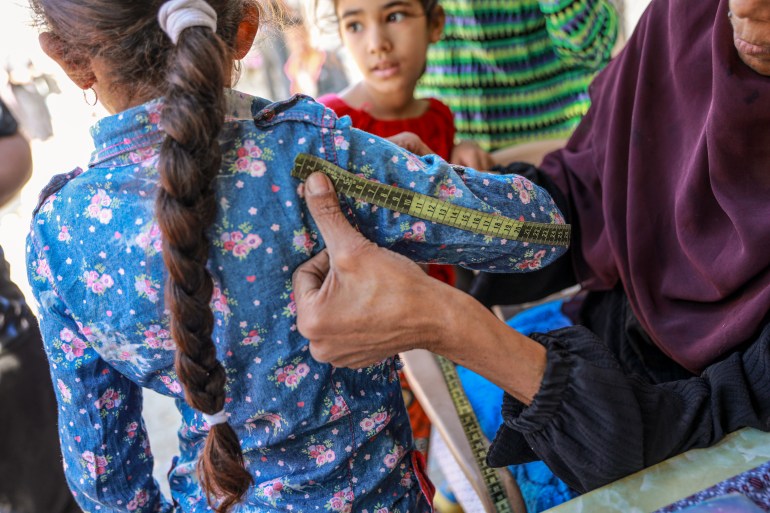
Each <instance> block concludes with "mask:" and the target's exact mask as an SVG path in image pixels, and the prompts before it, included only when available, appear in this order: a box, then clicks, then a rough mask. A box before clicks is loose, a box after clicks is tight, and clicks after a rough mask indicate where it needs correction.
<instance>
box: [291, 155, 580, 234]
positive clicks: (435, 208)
mask: <svg viewBox="0 0 770 513" xmlns="http://www.w3.org/2000/svg"><path fill="white" fill-rule="evenodd" d="M316 171H320V172H321V173H324V174H325V175H326V176H328V177H329V178H330V179H331V181H332V183H333V184H334V188H335V190H336V191H337V192H338V193H342V194H344V195H346V196H351V197H353V198H356V199H358V200H361V201H365V202H367V203H371V204H374V205H377V206H379V207H383V208H387V209H389V210H393V211H396V212H400V213H402V214H409V215H410V216H413V217H417V218H420V219H424V220H426V221H433V222H436V223H440V224H444V225H448V226H453V227H455V228H460V229H461V230H466V231H470V232H474V233H479V234H481V235H487V236H491V237H499V238H501V239H507V240H517V241H521V242H530V243H534V244H544V245H548V246H569V239H570V225H568V224H549V223H533V222H529V221H518V220H515V219H510V218H508V217H504V216H500V215H495V214H490V213H487V212H479V211H478V210H473V209H471V208H466V207H461V206H459V205H455V204H453V203H449V202H448V201H444V200H440V199H438V198H434V197H432V196H426V195H425V194H420V193H417V192H413V191H410V190H407V189H402V188H400V187H394V186H392V185H386V184H383V183H377V182H373V181H371V180H367V179H366V178H364V177H361V176H358V175H354V174H353V173H351V172H350V171H346V170H344V169H342V168H341V167H338V166H335V165H334V164H332V163H331V162H328V161H326V160H324V159H322V158H318V157H314V156H313V155H308V154H306V153H300V154H299V155H297V158H296V159H295V161H294V168H293V169H292V171H291V176H293V177H294V178H299V179H301V180H305V179H307V177H308V176H310V175H311V174H312V173H314V172H316Z"/></svg>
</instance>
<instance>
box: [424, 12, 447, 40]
mask: <svg viewBox="0 0 770 513" xmlns="http://www.w3.org/2000/svg"><path fill="white" fill-rule="evenodd" d="M445 23H446V13H445V12H444V8H443V7H441V6H440V5H438V4H436V7H434V8H433V14H432V15H431V16H430V22H429V24H428V32H429V34H430V42H431V43H437V42H438V41H439V40H440V39H441V35H442V34H443V33H444V24H445Z"/></svg>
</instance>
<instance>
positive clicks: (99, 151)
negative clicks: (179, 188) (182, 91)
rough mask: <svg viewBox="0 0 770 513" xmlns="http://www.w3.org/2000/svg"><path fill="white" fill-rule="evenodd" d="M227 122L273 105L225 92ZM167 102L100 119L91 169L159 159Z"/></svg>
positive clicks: (95, 130)
mask: <svg viewBox="0 0 770 513" xmlns="http://www.w3.org/2000/svg"><path fill="white" fill-rule="evenodd" d="M225 96H226V99H227V106H228V107H227V118H226V119H227V121H234V120H242V119H252V118H253V117H254V116H255V115H256V114H257V112H259V111H260V110H262V109H263V108H264V107H266V106H267V105H268V104H269V102H268V101H267V100H264V99H262V98H257V97H254V96H251V95H248V94H245V93H240V92H238V91H235V90H233V89H227V90H225ZM162 111H163V99H162V98H157V99H155V100H151V101H149V102H147V103H144V104H142V105H139V106H137V107H132V108H130V109H128V110H125V111H123V112H120V113H118V114H114V115H112V116H107V117H105V118H102V119H100V120H99V121H97V122H96V124H94V125H93V126H92V127H91V137H93V140H94V148H95V150H94V152H93V153H92V154H91V160H90V162H89V167H96V166H104V165H109V166H121V165H129V164H139V163H141V162H143V161H145V160H147V159H150V158H154V157H155V156H156V155H157V150H158V149H159V148H158V147H157V146H158V145H159V144H160V143H161V142H162V141H163V138H164V137H165V133H164V132H163V125H162V123H161V113H162Z"/></svg>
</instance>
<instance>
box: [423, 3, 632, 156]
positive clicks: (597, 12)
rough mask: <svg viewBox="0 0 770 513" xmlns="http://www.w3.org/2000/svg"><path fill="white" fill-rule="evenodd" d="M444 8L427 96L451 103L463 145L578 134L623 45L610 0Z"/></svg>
mask: <svg viewBox="0 0 770 513" xmlns="http://www.w3.org/2000/svg"><path fill="white" fill-rule="evenodd" d="M440 3H441V5H442V6H443V7H444V10H445V12H446V28H445V30H444V38H443V39H442V40H441V41H440V42H438V43H437V44H435V45H433V46H432V47H431V49H430V52H429V54H428V66H427V70H426V73H425V75H424V76H423V78H422V81H421V83H420V87H419V92H420V93H421V94H422V95H423V96H433V97H436V98H440V99H441V101H443V102H445V103H446V104H447V105H449V107H450V108H451V109H452V111H453V112H454V115H455V124H456V125H457V137H458V138H460V139H468V140H472V141H475V142H476V143H478V144H479V145H480V146H481V147H482V148H483V149H485V150H487V151H494V150H499V149H501V148H506V147H509V146H512V145H516V144H520V143H522V142H528V141H534V140H539V139H564V138H566V137H567V136H569V134H570V133H571V132H572V130H573V128H574V127H575V126H576V125H577V123H578V122H579V121H580V118H581V117H582V116H583V115H584V114H585V113H586V111H587V110H588V106H589V99H588V84H589V83H590V82H591V79H592V78H593V76H594V74H595V73H596V72H597V71H598V70H600V69H601V68H603V67H604V65H605V64H607V62H608V61H609V59H610V54H611V51H612V49H613V47H614V45H615V41H616V38H617V34H618V16H617V13H616V11H615V9H614V8H613V6H612V5H611V4H610V3H609V2H608V0H571V1H560V2H555V1H553V0H453V1H451V2H448V1H442V2H440Z"/></svg>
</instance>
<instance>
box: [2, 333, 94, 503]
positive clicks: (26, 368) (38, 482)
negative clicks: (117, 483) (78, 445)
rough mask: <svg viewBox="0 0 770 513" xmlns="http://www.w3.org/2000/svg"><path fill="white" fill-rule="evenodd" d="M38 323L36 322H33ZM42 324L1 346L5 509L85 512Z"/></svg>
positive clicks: (3, 494) (3, 497)
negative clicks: (62, 430) (75, 492)
mask: <svg viewBox="0 0 770 513" xmlns="http://www.w3.org/2000/svg"><path fill="white" fill-rule="evenodd" d="M33 322H34V321H33ZM56 409H57V407H56V398H55V396H54V391H53V388H52V385H51V377H50V374H49V373H48V361H47V359H46V356H45V352H44V351H43V342H42V341H41V339H40V332H39V331H38V328H37V324H33V326H31V327H30V329H29V330H28V331H27V332H26V333H24V334H23V335H21V336H20V337H19V339H18V340H15V341H14V342H13V343H11V344H10V345H8V346H6V347H5V348H3V349H1V350H0V513H79V512H80V509H79V508H78V506H77V504H76V503H75V499H74V498H73V497H72V494H71V493H70V490H69V488H68V487H67V483H66V481H65V479H64V471H63V469H62V458H61V451H60V449H59V433H58V430H57V421H56V419H57V415H56Z"/></svg>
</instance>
